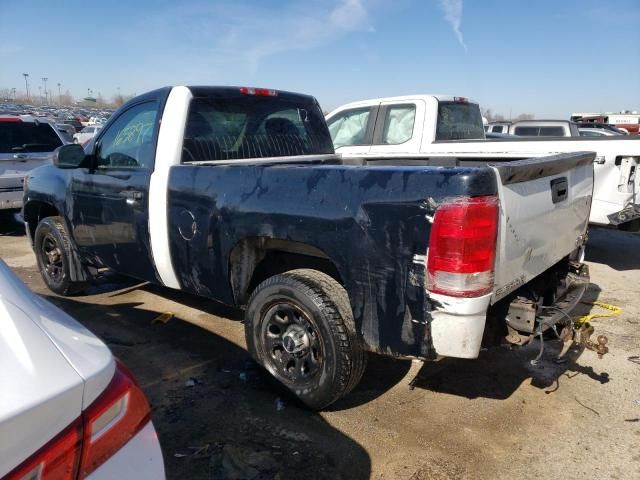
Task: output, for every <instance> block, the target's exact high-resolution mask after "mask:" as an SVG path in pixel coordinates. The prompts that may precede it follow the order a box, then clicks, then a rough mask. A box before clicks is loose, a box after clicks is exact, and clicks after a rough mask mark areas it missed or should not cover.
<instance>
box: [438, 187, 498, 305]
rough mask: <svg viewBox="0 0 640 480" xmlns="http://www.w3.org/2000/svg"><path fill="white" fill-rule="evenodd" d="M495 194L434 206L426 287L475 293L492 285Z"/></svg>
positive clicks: (458, 293) (460, 293)
mask: <svg viewBox="0 0 640 480" xmlns="http://www.w3.org/2000/svg"><path fill="white" fill-rule="evenodd" d="M497 234H498V197H496V196H488V197H475V198H460V199H456V200H455V201H453V202H449V203H444V204H442V205H440V206H439V207H438V209H437V210H436V214H435V216H434V219H433V225H432V228H431V236H430V239H429V254H428V260H427V289H428V290H429V291H431V292H433V293H441V294H443V295H450V296H453V297H478V296H481V295H484V294H487V293H490V292H491V289H492V288H493V264H494V261H495V255H496V239H497Z"/></svg>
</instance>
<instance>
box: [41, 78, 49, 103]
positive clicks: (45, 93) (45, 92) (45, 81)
mask: <svg viewBox="0 0 640 480" xmlns="http://www.w3.org/2000/svg"><path fill="white" fill-rule="evenodd" d="M47 80H49V79H48V78H47V77H42V82H43V83H44V98H45V100H46V103H49V100H48V98H49V97H47Z"/></svg>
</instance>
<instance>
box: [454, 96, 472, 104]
mask: <svg viewBox="0 0 640 480" xmlns="http://www.w3.org/2000/svg"><path fill="white" fill-rule="evenodd" d="M453 101H454V102H455V103H469V99H468V98H467V97H453Z"/></svg>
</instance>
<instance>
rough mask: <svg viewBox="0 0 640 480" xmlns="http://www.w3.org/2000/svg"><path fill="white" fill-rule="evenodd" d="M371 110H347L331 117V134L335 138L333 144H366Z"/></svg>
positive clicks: (336, 145)
mask: <svg viewBox="0 0 640 480" xmlns="http://www.w3.org/2000/svg"><path fill="white" fill-rule="evenodd" d="M370 115H371V110H370V109H369V108H361V109H357V110H347V111H345V112H342V113H340V114H338V115H337V116H336V117H334V118H332V119H331V123H329V134H330V135H331V140H333V146H334V147H335V148H338V147H348V146H351V145H364V144H365V143H366V136H367V125H368V124H369V117H370Z"/></svg>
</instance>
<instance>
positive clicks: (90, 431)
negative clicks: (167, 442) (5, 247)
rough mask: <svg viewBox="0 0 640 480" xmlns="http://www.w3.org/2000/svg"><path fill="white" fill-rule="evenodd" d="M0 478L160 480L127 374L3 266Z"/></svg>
mask: <svg viewBox="0 0 640 480" xmlns="http://www.w3.org/2000/svg"><path fill="white" fill-rule="evenodd" d="M0 478H2V479H3V480H9V479H10V480H23V479H24V480H27V479H28V480H31V479H33V480H36V479H38V480H53V479H56V480H57V479H84V478H88V479H92V480H96V479H126V478H136V479H142V480H144V479H164V478H165V474H164V464H163V460H162V452H161V450H160V444H159V442H158V436H157V434H156V431H155V429H154V427H153V424H152V423H151V416H150V408H149V403H148V402H147V399H146V397H145V395H144V393H143V392H142V390H141V389H140V387H139V386H138V385H137V384H136V382H135V380H134V379H133V377H132V376H131V374H130V373H129V372H128V371H127V370H126V368H124V367H123V366H122V365H121V364H120V363H119V362H118V361H117V360H115V359H114V357H113V355H112V354H111V352H110V351H109V349H108V348H107V347H106V345H105V344H104V343H102V342H101V341H100V340H99V339H98V338H97V337H95V336H94V335H93V334H92V333H91V332H89V330H87V329H86V328H84V327H83V326H82V325H80V324H79V323H78V322H76V321H75V320H74V319H72V318H71V317H69V316H68V315H66V314H65V313H63V312H62V311H61V310H59V309H58V308H56V307H54V306H53V305H51V304H50V303H49V302H47V301H46V300H44V299H42V298H40V297H39V296H37V295H35V294H34V293H33V292H31V290H29V289H28V288H27V286H26V285H25V284H24V283H22V282H21V281H20V279H18V277H17V276H16V275H15V274H14V273H13V272H12V271H11V269H9V267H7V265H6V264H5V263H4V262H3V261H2V260H0Z"/></svg>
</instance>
